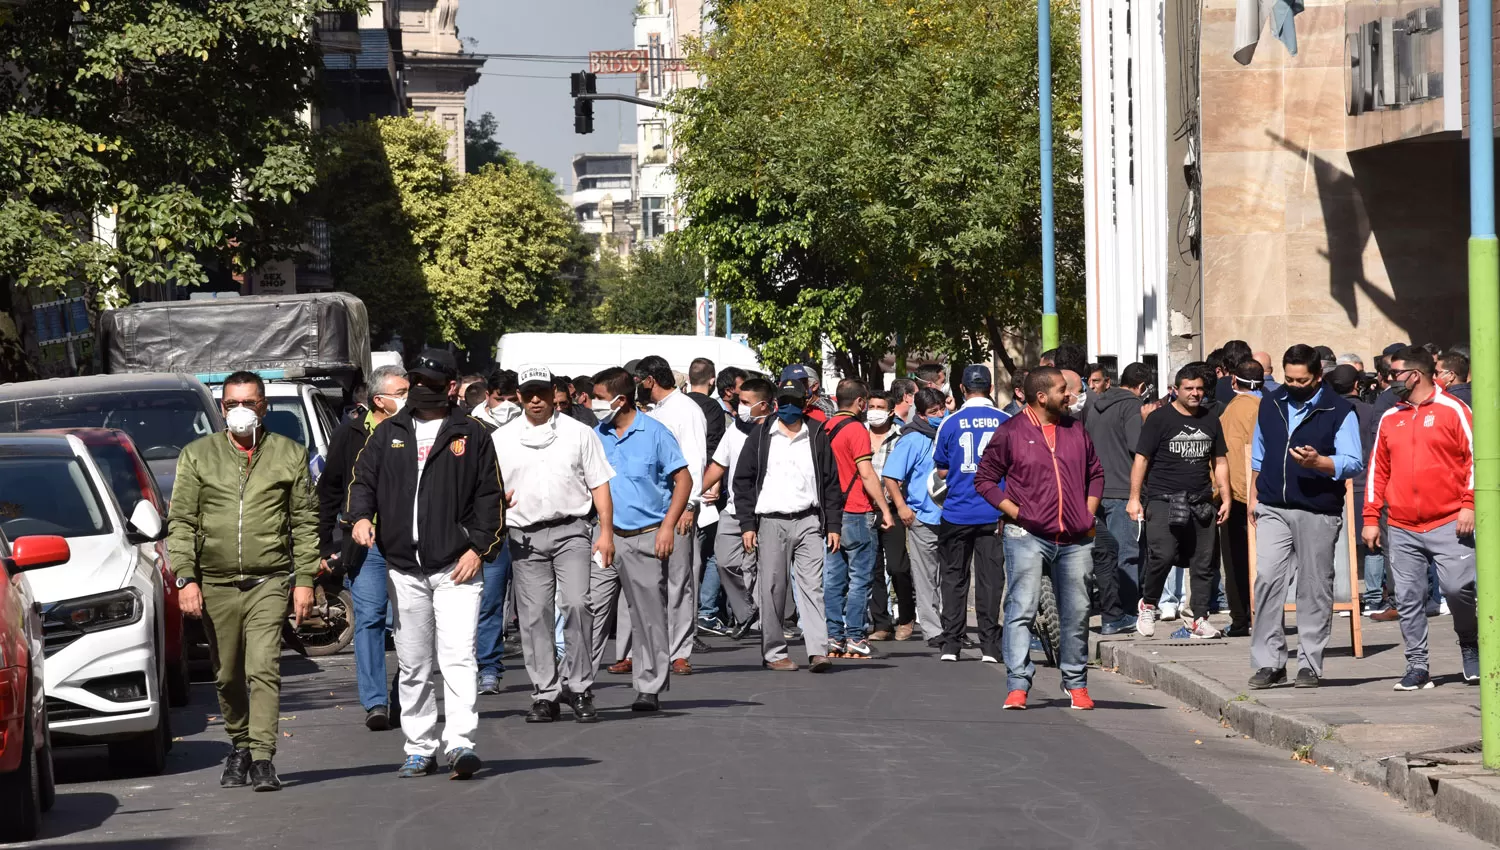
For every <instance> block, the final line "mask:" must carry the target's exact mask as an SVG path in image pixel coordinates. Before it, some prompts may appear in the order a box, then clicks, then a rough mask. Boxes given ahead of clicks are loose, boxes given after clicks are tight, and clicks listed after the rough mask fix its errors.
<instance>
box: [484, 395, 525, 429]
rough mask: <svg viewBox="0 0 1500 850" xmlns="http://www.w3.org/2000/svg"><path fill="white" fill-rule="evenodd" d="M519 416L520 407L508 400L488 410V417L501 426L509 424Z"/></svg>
mask: <svg viewBox="0 0 1500 850" xmlns="http://www.w3.org/2000/svg"><path fill="white" fill-rule="evenodd" d="M520 415H521V405H519V404H516V403H515V402H513V401H510V400H509V399H507V400H505V401H502V402H500V403H499V404H497V405H495V406H494V407H492V408H490V416H492V417H494V419H495V421H496V422H498V423H499V424H501V425H505V424H507V423H509V422H510V421H511V420H512V419H515V418H516V417H517V416H520Z"/></svg>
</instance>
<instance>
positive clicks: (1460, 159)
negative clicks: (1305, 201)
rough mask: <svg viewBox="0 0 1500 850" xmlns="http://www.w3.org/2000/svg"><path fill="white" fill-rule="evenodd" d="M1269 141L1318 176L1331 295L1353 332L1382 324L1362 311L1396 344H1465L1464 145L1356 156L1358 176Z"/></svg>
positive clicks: (1383, 149) (1413, 145) (1376, 150)
mask: <svg viewBox="0 0 1500 850" xmlns="http://www.w3.org/2000/svg"><path fill="white" fill-rule="evenodd" d="M1267 135H1268V136H1270V137H1271V138H1272V139H1273V140H1275V141H1276V142H1277V144H1279V145H1281V146H1282V147H1283V148H1284V149H1286V150H1288V151H1290V152H1292V153H1294V154H1296V155H1297V156H1298V157H1300V158H1302V160H1303V161H1304V162H1306V163H1308V165H1309V167H1310V168H1311V170H1312V176H1313V179H1314V180H1315V181H1316V183H1317V192H1318V201H1319V204H1320V206H1321V208H1322V220H1323V226H1324V228H1325V235H1326V237H1327V242H1328V247H1327V249H1326V250H1319V252H1318V253H1319V255H1320V256H1322V257H1323V258H1324V259H1326V260H1327V261H1328V291H1329V297H1330V298H1331V299H1332V300H1333V301H1334V302H1335V303H1337V304H1338V305H1339V307H1340V308H1342V309H1343V311H1344V314H1345V316H1346V317H1347V318H1348V321H1349V324H1350V326H1352V327H1356V328H1358V327H1362V326H1368V325H1369V323H1370V322H1371V321H1373V320H1374V319H1375V318H1376V317H1375V316H1372V315H1368V314H1363V315H1362V314H1361V305H1362V304H1365V305H1373V306H1374V308H1375V309H1376V310H1378V311H1379V312H1380V314H1381V315H1382V316H1383V317H1384V318H1385V319H1386V320H1388V321H1389V322H1390V323H1391V324H1393V325H1395V326H1396V327H1398V328H1400V329H1401V330H1402V331H1403V332H1404V335H1405V339H1402V340H1391V341H1392V342H1396V341H1402V342H1405V341H1412V342H1419V343H1420V342H1429V341H1430V342H1435V343H1437V344H1439V345H1448V344H1451V343H1453V342H1457V341H1460V340H1464V339H1467V338H1468V321H1469V309H1468V286H1467V278H1468V253H1467V252H1468V248H1467V240H1468V210H1469V192H1468V179H1469V178H1468V148H1467V145H1466V144H1465V143H1464V142H1463V141H1461V140H1446V139H1445V140H1441V141H1429V142H1406V143H1399V144H1389V145H1380V146H1377V147H1373V148H1368V149H1365V150H1357V151H1350V152H1349V165H1350V169H1351V170H1352V172H1353V173H1352V174H1351V173H1349V172H1346V171H1344V170H1343V169H1342V168H1341V167H1339V165H1338V164H1336V163H1333V162H1330V161H1328V160H1327V159H1324V158H1323V157H1321V156H1319V155H1318V154H1316V153H1314V152H1312V151H1309V150H1307V149H1306V148H1303V147H1301V146H1300V145H1298V144H1296V143H1295V142H1292V141H1289V140H1287V139H1285V138H1283V137H1281V136H1279V135H1277V134H1275V133H1272V132H1269V131H1267ZM1372 241H1373V242H1374V247H1375V248H1376V249H1377V250H1376V251H1371V250H1370V249H1371V242H1372ZM1382 279H1384V280H1388V281H1389V283H1388V284H1384V283H1382ZM1361 292H1362V293H1363V294H1364V299H1361V298H1360V297H1359V294H1360V293H1361Z"/></svg>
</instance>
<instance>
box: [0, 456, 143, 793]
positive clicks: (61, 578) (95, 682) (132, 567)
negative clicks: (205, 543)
mask: <svg viewBox="0 0 1500 850" xmlns="http://www.w3.org/2000/svg"><path fill="white" fill-rule="evenodd" d="M112 493H113V491H112V490H111V489H110V487H109V484H108V482H107V481H106V479H105V478H104V476H103V475H102V474H101V473H100V470H99V467H98V466H97V465H96V464H95V463H94V460H93V458H92V457H90V456H89V451H88V448H87V447H86V446H85V445H84V444H83V442H82V441H81V440H79V439H78V438H77V437H75V436H72V435H59V434H3V435H0V530H3V531H4V533H5V535H6V536H7V537H9V538H10V539H12V540H14V539H16V538H20V537H26V536H30V535H56V536H60V537H63V538H65V539H66V540H67V542H68V547H69V549H70V557H69V558H68V560H67V561H66V562H65V563H62V564H60V565H58V566H52V567H47V568H44V569H35V570H30V571H28V572H26V573H24V574H23V580H24V581H25V582H26V583H27V585H28V586H29V587H30V590H31V594H32V596H33V597H35V599H36V601H37V603H38V606H39V607H40V608H41V615H42V634H43V652H44V655H45V657H46V665H45V668H46V673H45V677H44V680H43V692H44V694H45V697H46V712H47V724H48V726H50V727H51V731H52V739H53V742H54V743H56V744H59V745H66V744H70V743H71V744H108V745H109V760H110V765H111V768H112V769H113V770H114V771H115V772H116V773H121V774H157V773H160V772H161V771H162V769H163V767H165V760H166V753H167V750H168V748H169V747H171V742H172V734H171V725H170V718H169V712H168V710H167V705H166V704H167V686H166V681H167V667H166V651H165V646H166V631H165V620H166V618H165V601H164V599H165V596H164V594H165V590H164V587H163V580H162V573H161V568H160V565H159V564H158V563H157V558H159V557H160V555H159V554H158V552H159V550H158V548H157V547H156V546H154V545H152V544H154V543H155V541H158V540H161V539H162V538H163V537H164V536H165V534H166V529H165V524H164V522H163V520H162V518H161V516H160V515H159V514H158V513H157V512H156V508H154V507H152V505H151V503H150V502H148V501H142V502H138V503H137V504H134V505H130V506H127V507H125V508H124V509H122V506H121V505H119V504H118V503H117V502H116V501H115V497H114V495H113V494H112ZM126 510H128V511H129V513H128V514H127V513H126V512H125V511H126Z"/></svg>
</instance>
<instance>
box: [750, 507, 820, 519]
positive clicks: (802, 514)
mask: <svg viewBox="0 0 1500 850" xmlns="http://www.w3.org/2000/svg"><path fill="white" fill-rule="evenodd" d="M817 515H818V509H817V508H808V509H807V510H803V511H797V512H795V513H790V514H761V516H762V517H764V518H766V519H807V518H808V517H810V516H817Z"/></svg>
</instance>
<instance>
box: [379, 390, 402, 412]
mask: <svg viewBox="0 0 1500 850" xmlns="http://www.w3.org/2000/svg"><path fill="white" fill-rule="evenodd" d="M380 397H381V398H383V399H385V400H386V401H388V402H390V405H391V409H390V410H386V409H384V408H382V409H381V411H380V412H381V413H384V414H385V415H386V416H395V415H396V414H398V413H400V412H401V408H403V407H405V406H406V396H388V395H381V396H380Z"/></svg>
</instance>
